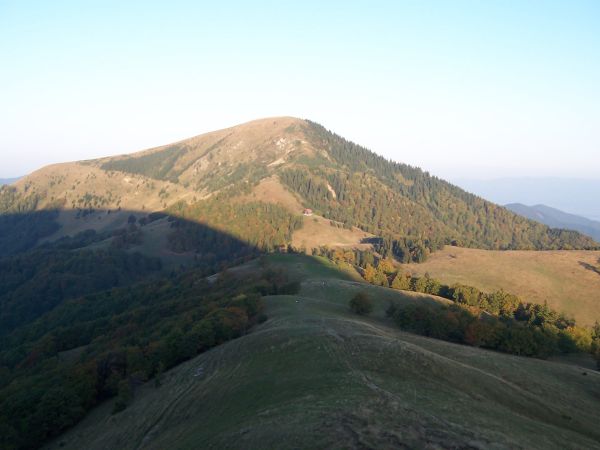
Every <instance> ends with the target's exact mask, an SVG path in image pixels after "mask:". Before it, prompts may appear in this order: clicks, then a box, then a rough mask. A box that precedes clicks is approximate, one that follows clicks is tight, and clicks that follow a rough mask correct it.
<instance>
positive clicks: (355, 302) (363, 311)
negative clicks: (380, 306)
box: [350, 292, 373, 316]
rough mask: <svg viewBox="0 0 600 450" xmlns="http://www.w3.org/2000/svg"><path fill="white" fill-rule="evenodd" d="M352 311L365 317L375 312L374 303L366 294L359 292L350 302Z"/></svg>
mask: <svg viewBox="0 0 600 450" xmlns="http://www.w3.org/2000/svg"><path fill="white" fill-rule="evenodd" d="M350 309H351V310H352V311H354V312H355V313H356V314H360V315H361V316H364V315H367V314H369V313H370V312H371V311H373V302H372V301H371V299H370V298H369V296H368V295H367V294H366V293H365V292H359V293H358V294H356V295H355V296H354V297H352V300H350Z"/></svg>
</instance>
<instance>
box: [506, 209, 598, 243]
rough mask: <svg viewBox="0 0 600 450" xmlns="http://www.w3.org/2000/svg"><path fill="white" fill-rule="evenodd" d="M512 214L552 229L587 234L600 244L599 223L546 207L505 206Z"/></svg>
mask: <svg viewBox="0 0 600 450" xmlns="http://www.w3.org/2000/svg"><path fill="white" fill-rule="evenodd" d="M505 207H506V208H508V209H510V210H511V211H512V212H514V213H516V214H519V215H521V216H523V217H527V218H528V219H531V220H536V221H538V222H541V223H543V224H544V225H548V226H549V227H552V228H566V229H569V230H576V231H579V232H580V233H583V234H587V235H588V236H591V237H593V238H594V239H595V240H596V241H598V242H600V222H598V221H595V220H590V219H588V218H586V217H581V216H577V215H575V214H569V213H566V212H564V211H560V210H558V209H556V208H551V207H550V206H546V205H534V206H527V205H523V204H521V203H510V204H508V205H505Z"/></svg>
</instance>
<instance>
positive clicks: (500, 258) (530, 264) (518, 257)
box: [405, 246, 600, 325]
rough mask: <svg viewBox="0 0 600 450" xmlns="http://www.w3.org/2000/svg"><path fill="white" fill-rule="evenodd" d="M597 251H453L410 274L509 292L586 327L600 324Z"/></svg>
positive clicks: (412, 267)
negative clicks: (561, 313) (597, 322)
mask: <svg viewBox="0 0 600 450" xmlns="http://www.w3.org/2000/svg"><path fill="white" fill-rule="evenodd" d="M599 259H600V252H597V251H596V252H594V251H544V252H535V251H489V250H476V249H466V248H458V247H450V246H447V247H446V248H445V249H444V250H443V251H440V252H436V253H434V254H433V255H431V257H430V258H429V260H428V261H427V262H425V263H423V264H412V265H408V266H405V269H406V270H408V271H411V272H413V273H417V274H419V275H423V274H425V272H429V274H430V275H431V276H432V277H434V278H437V279H439V280H440V281H442V282H444V283H448V284H452V283H464V284H469V285H472V286H475V287H478V288H479V289H482V290H484V291H492V290H497V289H504V290H505V291H508V292H511V293H514V294H516V295H519V296H521V297H522V298H523V299H524V300H526V301H530V302H535V303H544V301H545V300H547V301H548V305H550V306H551V307H553V308H555V309H557V310H559V311H564V312H565V313H567V314H570V315H573V316H574V317H575V319H577V322H578V323H579V324H582V325H592V324H593V323H594V321H596V320H598V321H600V274H599V273H597V272H595V271H593V270H590V269H589V268H586V266H585V265H586V264H587V265H591V266H597V265H598V260H599Z"/></svg>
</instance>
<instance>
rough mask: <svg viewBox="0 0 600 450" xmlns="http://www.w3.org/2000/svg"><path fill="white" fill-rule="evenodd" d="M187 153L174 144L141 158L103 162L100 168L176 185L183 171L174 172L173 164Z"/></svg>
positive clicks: (124, 158)
mask: <svg viewBox="0 0 600 450" xmlns="http://www.w3.org/2000/svg"><path fill="white" fill-rule="evenodd" d="M187 152H188V149H187V148H184V147H181V146H179V145H177V144H175V145H170V146H168V147H167V148H165V149H163V150H159V151H156V152H152V153H146V154H144V155H141V156H127V157H123V158H121V159H113V160H111V161H108V162H105V163H104V164H102V166H101V167H102V169H104V170H118V171H120V172H129V173H136V174H139V175H144V176H146V177H149V178H155V179H157V180H164V181H172V182H174V183H176V182H177V179H178V177H179V175H180V174H181V172H182V171H183V170H181V171H177V170H175V163H176V162H177V160H178V159H179V158H180V157H181V156H183V155H184V154H185V153H187Z"/></svg>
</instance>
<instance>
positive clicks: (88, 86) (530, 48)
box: [0, 0, 600, 179]
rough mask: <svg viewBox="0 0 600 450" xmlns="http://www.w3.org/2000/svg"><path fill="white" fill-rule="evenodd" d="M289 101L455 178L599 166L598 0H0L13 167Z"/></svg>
mask: <svg viewBox="0 0 600 450" xmlns="http://www.w3.org/2000/svg"><path fill="white" fill-rule="evenodd" d="M283 115H285V116H296V117H301V118H308V119H311V120H313V121H316V122H319V123H321V124H323V125H324V126H326V127H327V128H329V129H332V130H333V131H335V132H336V133H338V134H340V135H342V136H344V137H346V138H349V139H351V140H353V141H355V142H357V143H359V144H362V145H364V146H366V147H368V148H370V149H371V150H373V151H375V152H377V153H379V154H382V155H384V156H386V157H389V158H391V159H394V160H396V161H400V162H405V163H408V164H411V165H415V166H419V167H422V168H423V169H425V170H427V171H429V172H431V173H433V174H435V175H438V176H441V177H443V178H457V177H463V178H465V177H467V178H468V177H473V178H480V179H487V178H494V177H513V176H553V177H581V178H600V2H598V1H596V0H590V1H577V0H569V1H567V0H565V1H562V2H554V1H550V0H547V1H528V0H519V1H509V0H505V1H460V0H457V1H399V0H396V1H390V2H382V1H379V2H378V1H363V2H353V1H343V2H337V1H328V2H318V1H309V0H305V1H302V2H298V1H293V2H291V1H283V0H282V1H255V2H232V1H219V2H215V1H210V2H208V1H194V2H191V1H190V2H186V1H177V0H172V1H168V2H153V1H150V0H146V1H140V2H136V1H128V2H123V1H109V0H104V1H71V2H69V1H60V0H53V1H33V0H31V1H23V0H19V1H6V0H0V178H4V177H11V176H17V175H23V174H25V173H29V172H31V171H33V170H35V169H36V168H39V167H41V166H43V165H46V164H50V163H54V162H61V161H70V160H80V159H88V158H94V157H100V156H106V155H112V154H121V153H128V152H133V151H137V150H142V149H145V148H149V147H154V146H158V145H161V144H166V143H170V142H174V141H177V140H180V139H184V138H187V137H191V136H194V135H198V134H201V133H204V132H207V131H211V130H214V129H219V128H224V127H228V126H232V125H235V124H238V123H241V122H245V121H248V120H252V119H257V118H261V117H270V116H283Z"/></svg>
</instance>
